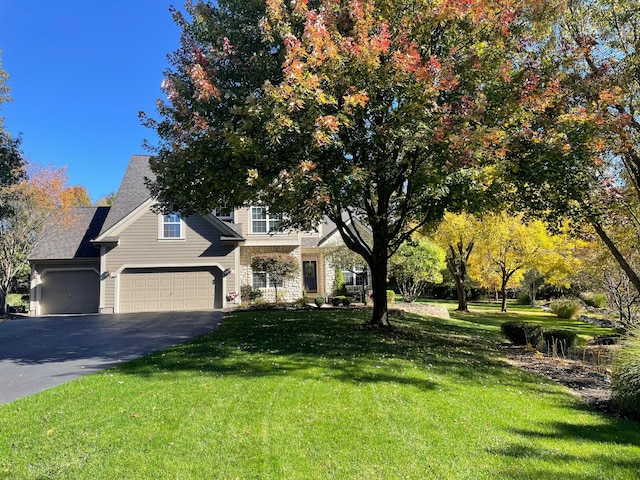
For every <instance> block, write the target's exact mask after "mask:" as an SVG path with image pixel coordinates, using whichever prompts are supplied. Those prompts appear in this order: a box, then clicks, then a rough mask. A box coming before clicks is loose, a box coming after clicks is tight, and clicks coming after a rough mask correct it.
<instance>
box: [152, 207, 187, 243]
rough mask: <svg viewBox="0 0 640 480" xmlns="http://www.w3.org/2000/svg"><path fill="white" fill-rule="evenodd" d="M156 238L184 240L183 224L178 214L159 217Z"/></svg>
mask: <svg viewBox="0 0 640 480" xmlns="http://www.w3.org/2000/svg"><path fill="white" fill-rule="evenodd" d="M158 230H159V231H158V237H159V238H160V239H162V240H181V239H184V222H183V221H182V218H180V214H179V213H170V214H168V215H160V222H159V226H158Z"/></svg>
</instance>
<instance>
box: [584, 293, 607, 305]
mask: <svg viewBox="0 0 640 480" xmlns="http://www.w3.org/2000/svg"><path fill="white" fill-rule="evenodd" d="M582 301H583V302H584V303H585V305H588V306H589V307H593V308H602V307H604V306H605V304H606V303H607V296H606V295H605V294H604V293H588V294H585V295H583V296H582Z"/></svg>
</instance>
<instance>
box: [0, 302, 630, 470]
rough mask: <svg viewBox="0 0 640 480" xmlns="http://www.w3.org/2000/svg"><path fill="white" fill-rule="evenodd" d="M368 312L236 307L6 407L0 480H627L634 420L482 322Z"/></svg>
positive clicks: (486, 317) (0, 427) (491, 322)
mask: <svg viewBox="0 0 640 480" xmlns="http://www.w3.org/2000/svg"><path fill="white" fill-rule="evenodd" d="M472 310H475V309H474V306H472ZM515 314H516V313H514V314H512V315H515ZM521 314H522V315H525V316H526V315H529V314H531V315H534V313H533V312H532V311H527V310H523V311H522V313H521ZM366 315H367V314H365V313H359V312H352V311H338V310H321V311H291V312H243V313H235V314H231V315H228V316H227V317H226V319H225V321H224V322H223V324H222V326H221V328H220V329H219V330H218V331H216V332H214V333H212V334H210V335H208V336H206V337H203V338H202V339H199V340H197V341H194V342H192V343H190V344H186V345H183V346H179V347H175V348H172V349H169V350H166V351H164V352H161V353H157V354H154V355H152V356H149V357H146V358H144V359H141V360H139V361H135V362H131V363H127V364H124V365H122V366H120V367H119V368H117V369H112V370H108V371H105V372H102V373H99V374H94V375H90V376H87V377H83V378H81V379H78V380H75V381H73V382H70V383H68V384H65V385H62V386H60V387H57V388H54V389H51V390H48V391H46V392H42V393H40V394H36V395H32V396H30V397H27V398H25V399H22V400H19V401H16V402H13V403H10V404H6V405H2V406H0V478H7V479H45V478H46V479H49V478H55V479H58V478H65V479H66V478H68V479H83V478H87V479H116V478H117V479H124V478H126V479H151V478H153V479H165V478H166V479H209V478H211V479H214V478H215V479H234V478H240V479H248V478H249V479H250V478H256V479H258V478H260V479H264V478H274V479H326V478H339V479H343V478H344V479H402V478H411V479H431V478H438V479H457V478H461V479H467V478H468V479H484V478H486V479H494V478H515V479H529V478H541V479H548V478H560V479H570V480H577V479H605V478H616V479H623V478H629V479H636V478H638V476H639V473H638V472H640V425H639V424H637V423H633V422H629V421H625V420H621V419H617V418H615V417H612V416H608V415H604V414H600V413H597V412H595V411H592V410H591V409H589V408H587V407H586V406H585V405H584V404H582V403H581V402H580V401H579V400H578V399H577V398H575V397H574V396H572V395H570V394H569V393H568V391H567V390H566V389H564V388H563V387H560V386H558V385H556V384H553V383H552V382H550V381H547V380H545V379H543V378H542V377H538V376H535V375H532V374H529V373H526V372H524V371H521V370H518V369H516V368H513V367H510V366H508V365H507V364H506V363H505V362H504V361H503V360H502V359H501V358H500V352H499V351H497V350H496V347H495V343H496V340H497V339H498V333H497V329H498V327H497V326H496V325H497V323H495V322H497V320H495V319H493V316H492V314H491V313H488V314H482V313H480V311H479V310H478V312H477V313H472V314H469V315H457V314H456V315H455V318H453V319H452V320H450V321H445V320H440V319H434V318H429V317H420V316H413V315H410V316H407V317H406V318H405V319H404V320H402V321H400V320H398V319H395V321H394V324H395V325H396V328H395V329H394V330H393V332H391V333H380V332H377V331H371V330H369V329H367V328H362V327H361V324H362V323H363V321H364V320H365V319H366ZM500 318H501V319H505V318H510V317H505V316H504V315H500ZM176 321H179V318H177V319H176Z"/></svg>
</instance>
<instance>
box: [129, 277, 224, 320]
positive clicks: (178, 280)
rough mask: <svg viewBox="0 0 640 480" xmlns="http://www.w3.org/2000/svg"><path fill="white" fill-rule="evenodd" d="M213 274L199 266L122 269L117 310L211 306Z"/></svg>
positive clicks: (207, 308) (149, 310) (206, 308)
mask: <svg viewBox="0 0 640 480" xmlns="http://www.w3.org/2000/svg"><path fill="white" fill-rule="evenodd" d="M213 296H214V283H213V274H212V273H211V271H209V270H201V269H180V270H177V269H170V270H168V269H166V270H165V269H162V270H158V269H148V270H138V269H136V270H125V271H124V272H123V273H122V274H121V275H120V312H121V313H126V312H159V311H176V310H210V309H213Z"/></svg>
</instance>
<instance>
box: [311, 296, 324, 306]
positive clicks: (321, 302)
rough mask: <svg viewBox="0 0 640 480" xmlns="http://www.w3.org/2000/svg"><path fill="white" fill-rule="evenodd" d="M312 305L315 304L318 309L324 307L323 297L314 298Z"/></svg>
mask: <svg viewBox="0 0 640 480" xmlns="http://www.w3.org/2000/svg"><path fill="white" fill-rule="evenodd" d="M313 303H315V304H316V307H318V308H320V307H321V306H322V305H324V297H316V298H315V299H314V300H313Z"/></svg>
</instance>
